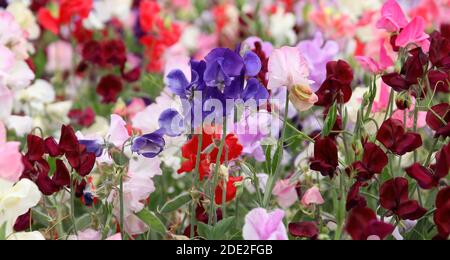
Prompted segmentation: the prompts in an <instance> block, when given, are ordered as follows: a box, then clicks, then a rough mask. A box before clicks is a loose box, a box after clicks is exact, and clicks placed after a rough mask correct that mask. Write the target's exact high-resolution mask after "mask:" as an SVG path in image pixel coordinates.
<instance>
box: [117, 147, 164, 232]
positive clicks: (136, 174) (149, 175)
mask: <svg viewBox="0 0 450 260" xmlns="http://www.w3.org/2000/svg"><path fill="white" fill-rule="evenodd" d="M160 166H161V160H160V159H159V158H153V159H149V158H145V157H142V156H138V157H135V158H131V160H130V166H129V169H128V178H127V179H126V181H125V182H124V184H123V193H124V198H125V199H124V201H125V207H124V216H125V223H124V224H125V226H124V229H125V232H127V233H128V234H129V235H139V234H142V233H144V232H146V231H147V230H148V226H147V225H146V224H145V223H144V222H142V221H141V220H140V219H139V218H138V217H137V216H136V215H135V213H139V212H140V211H141V210H143V209H144V207H145V204H144V203H143V202H144V201H146V200H147V199H148V197H149V196H150V194H151V193H153V192H154V191H155V185H154V183H153V177H155V176H157V175H162V170H161V167H160ZM109 201H113V205H114V211H113V213H114V215H115V216H116V218H117V219H119V218H120V206H119V205H120V204H119V203H120V201H119V194H118V192H117V191H113V192H112V193H111V195H110V197H109Z"/></svg>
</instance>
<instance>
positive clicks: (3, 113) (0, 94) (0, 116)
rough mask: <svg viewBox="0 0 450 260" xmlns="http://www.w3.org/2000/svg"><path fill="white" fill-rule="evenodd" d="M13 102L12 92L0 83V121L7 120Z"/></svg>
mask: <svg viewBox="0 0 450 260" xmlns="http://www.w3.org/2000/svg"><path fill="white" fill-rule="evenodd" d="M0 57H1V56H0ZM13 101H14V95H13V93H12V91H11V90H9V88H7V87H5V86H3V85H2V84H1V83H0V104H2V108H1V109H0V121H2V120H3V121H5V120H7V119H8V118H9V116H10V115H11V111H12V107H13Z"/></svg>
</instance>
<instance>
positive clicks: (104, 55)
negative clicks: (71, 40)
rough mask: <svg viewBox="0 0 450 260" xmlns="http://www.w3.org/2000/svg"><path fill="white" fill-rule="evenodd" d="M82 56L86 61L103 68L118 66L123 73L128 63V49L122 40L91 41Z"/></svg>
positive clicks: (85, 45) (86, 45)
mask: <svg viewBox="0 0 450 260" xmlns="http://www.w3.org/2000/svg"><path fill="white" fill-rule="evenodd" d="M82 54H83V59H84V60H85V61H88V62H90V63H92V64H95V65H98V66H100V67H102V68H108V67H110V66H118V67H119V68H120V69H121V70H122V71H123V69H124V67H125V63H126V62H127V48H126V46H125V44H124V42H123V41H122V40H107V41H102V42H98V41H89V42H87V43H86V44H84V46H83V51H82Z"/></svg>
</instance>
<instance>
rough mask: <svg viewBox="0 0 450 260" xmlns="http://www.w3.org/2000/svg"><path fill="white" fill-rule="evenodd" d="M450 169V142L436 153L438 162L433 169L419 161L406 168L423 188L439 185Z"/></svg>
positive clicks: (427, 188)
mask: <svg viewBox="0 0 450 260" xmlns="http://www.w3.org/2000/svg"><path fill="white" fill-rule="evenodd" d="M449 171H450V144H447V145H446V146H444V147H443V148H442V150H441V151H440V152H439V153H438V154H437V155H436V164H435V165H432V166H431V169H428V168H425V167H424V166H422V165H420V164H419V163H415V164H413V165H412V166H411V167H409V168H408V169H406V172H407V173H408V175H409V176H410V177H411V178H413V179H415V180H416V181H417V182H418V184H419V186H420V187H421V188H422V189H426V190H429V189H432V188H436V187H438V186H439V182H440V181H441V179H444V178H445V177H446V176H447V175H448V172H449Z"/></svg>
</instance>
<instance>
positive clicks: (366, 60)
mask: <svg viewBox="0 0 450 260" xmlns="http://www.w3.org/2000/svg"><path fill="white" fill-rule="evenodd" d="M355 58H356V60H357V61H358V62H359V64H361V66H362V67H363V68H364V69H365V70H367V71H369V72H371V73H374V74H380V73H382V72H383V71H385V70H386V69H388V68H389V67H391V66H394V61H393V60H392V58H391V57H390V56H389V55H388V53H387V50H386V47H385V46H384V40H381V41H380V62H377V61H375V60H374V59H373V58H372V57H367V56H356V57H355Z"/></svg>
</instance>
